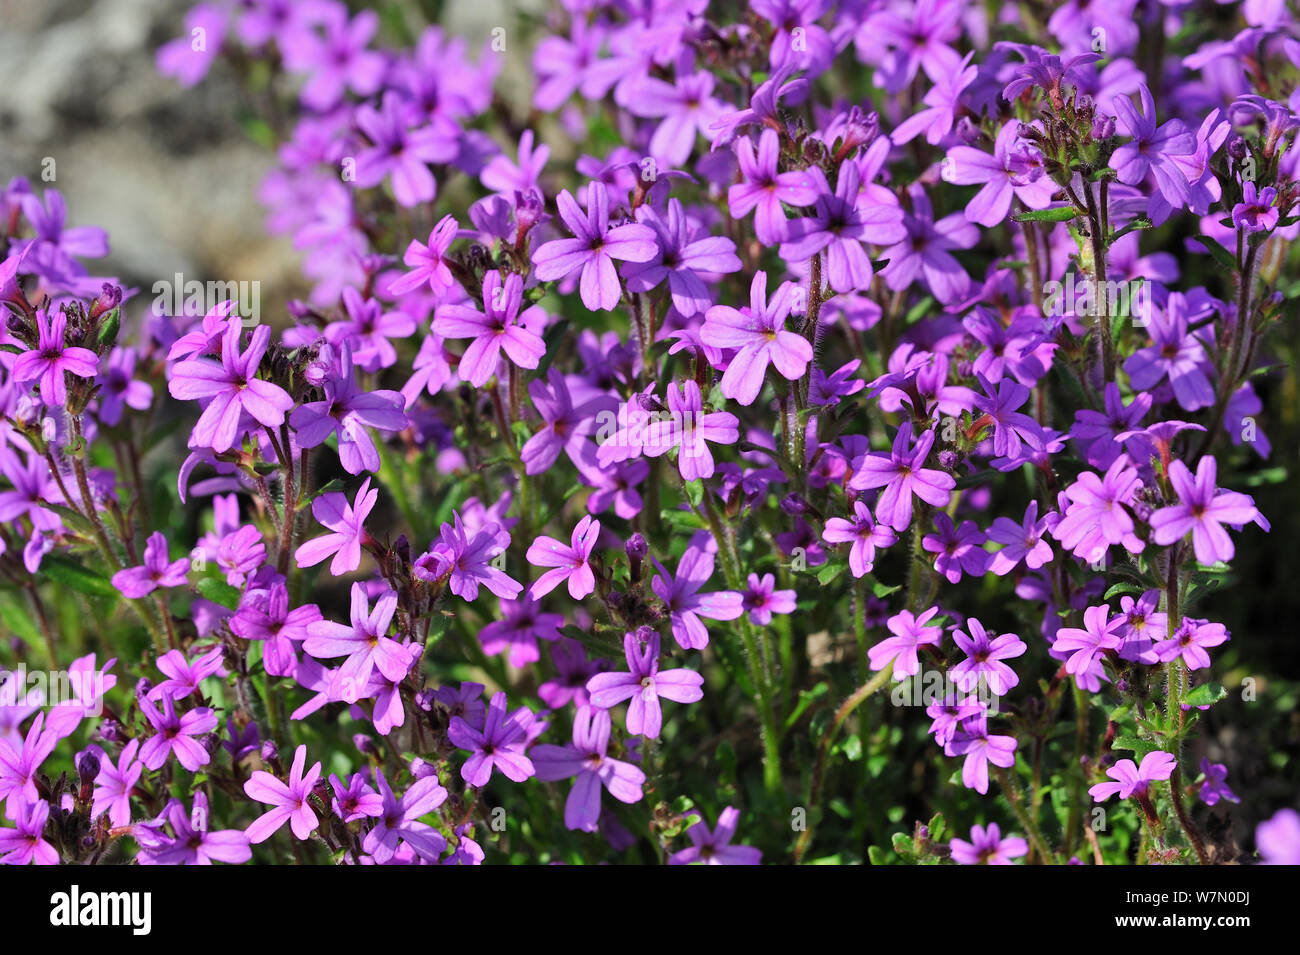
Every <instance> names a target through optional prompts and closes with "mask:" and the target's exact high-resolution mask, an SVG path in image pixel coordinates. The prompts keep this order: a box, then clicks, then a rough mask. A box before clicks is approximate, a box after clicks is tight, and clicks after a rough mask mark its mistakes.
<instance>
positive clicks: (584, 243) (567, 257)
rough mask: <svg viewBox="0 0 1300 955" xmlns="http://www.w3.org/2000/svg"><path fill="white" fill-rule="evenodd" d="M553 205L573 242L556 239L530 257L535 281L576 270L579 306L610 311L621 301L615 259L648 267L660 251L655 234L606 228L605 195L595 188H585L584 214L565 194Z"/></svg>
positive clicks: (622, 227)
mask: <svg viewBox="0 0 1300 955" xmlns="http://www.w3.org/2000/svg"><path fill="white" fill-rule="evenodd" d="M555 202H556V205H557V206H558V208H559V211H560V218H561V219H563V220H564V223H565V225H567V226H568V227H569V231H571V232H572V233H573V235H574V238H572V239H555V240H554V241H551V242H547V243H546V244H545V245H542V246H540V247H539V248H538V249H537V251H535V252H534V253H533V264H534V265H535V266H536V274H537V278H538V279H539V280H540V281H543V282H551V281H555V280H556V279H562V278H564V277H566V276H568V275H572V274H573V273H574V272H577V271H579V270H581V272H582V277H581V282H580V290H581V292H582V304H583V305H585V306H586V307H587V308H589V309H591V310H592V311H597V310H601V309H603V310H606V311H608V310H609V309H612V308H613V307H614V306H615V305H617V304H618V300H619V299H620V298H621V297H622V289H621V287H620V285H619V281H618V273H617V272H615V271H614V260H615V259H621V260H622V261H625V262H649V261H650V260H651V259H653V258H654V257H655V255H656V254H657V253H658V251H659V243H658V242H657V241H656V237H655V233H654V230H653V229H651V228H650V227H649V226H644V225H640V224H638V223H628V224H626V225H620V226H614V227H613V228H610V225H609V193H608V192H607V191H606V190H605V188H604V187H603V186H601V185H600V183H591V184H590V185H589V186H588V187H587V212H586V214H585V215H584V214H583V212H582V210H581V209H580V208H578V202H577V200H576V199H574V198H573V196H572V195H570V194H569V191H568V190H567V189H566V190H564V191H563V192H561V193H560V195H559V196H558V197H557V198H556V200H555Z"/></svg>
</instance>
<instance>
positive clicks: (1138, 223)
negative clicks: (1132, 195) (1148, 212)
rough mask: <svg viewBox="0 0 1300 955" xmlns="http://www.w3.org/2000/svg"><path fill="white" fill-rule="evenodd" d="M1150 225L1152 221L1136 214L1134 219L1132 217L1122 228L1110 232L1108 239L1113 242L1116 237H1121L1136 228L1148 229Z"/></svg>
mask: <svg viewBox="0 0 1300 955" xmlns="http://www.w3.org/2000/svg"><path fill="white" fill-rule="evenodd" d="M1152 225H1153V223H1152V222H1151V220H1150V219H1148V218H1147V217H1146V216H1138V217H1137V218H1136V219H1134V220H1133V221H1132V222H1130V223H1129V224H1128V225H1126V226H1125V227H1124V228H1122V229H1120V230H1119V231H1118V232H1112V233H1111V234H1110V241H1111V242H1114V241H1115V240H1116V239H1119V238H1122V237H1123V236H1126V235H1128V234H1129V233H1130V232H1134V231H1136V230H1138V229H1150V228H1151V227H1152Z"/></svg>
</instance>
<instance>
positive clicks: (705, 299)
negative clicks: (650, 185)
mask: <svg viewBox="0 0 1300 955" xmlns="http://www.w3.org/2000/svg"><path fill="white" fill-rule="evenodd" d="M636 218H637V221H638V222H640V223H641V224H642V225H646V226H649V227H650V228H651V229H653V230H654V233H655V235H656V236H657V237H658V241H659V251H658V252H657V253H656V254H655V256H654V258H652V259H650V260H649V261H647V262H632V263H629V264H628V265H626V266H624V268H623V276H624V278H626V279H627V288H628V291H629V292H649V291H651V290H652V289H654V288H656V287H657V286H658V285H659V283H660V282H662V281H663V280H664V279H665V278H666V279H668V289H669V291H670V292H671V293H672V298H673V305H674V306H676V308H677V311H679V312H681V313H682V315H684V316H686V317H688V318H689V317H690V316H692V315H694V314H696V313H697V312H702V311H704V310H705V309H706V308H708V307H709V306H710V305H712V304H713V296H712V295H711V294H710V293H709V289H708V287H707V286H706V285H705V284H704V278H703V277H702V276H709V275H720V274H727V273H730V272H738V271H740V259H739V258H738V257H737V256H736V244H735V243H734V242H732V241H731V240H730V239H728V238H726V237H725V236H715V235H709V233H708V231H707V230H705V229H703V228H701V227H700V226H698V225H696V224H695V223H693V222H692V221H691V219H690V218H689V217H688V216H687V215H686V213H685V212H684V211H683V209H682V203H681V200H680V199H669V200H668V212H667V217H666V218H661V217H660V215H659V214H658V213H657V212H655V211H654V209H653V208H651V207H650V206H648V205H643V206H641V207H639V208H638V209H637V211H636Z"/></svg>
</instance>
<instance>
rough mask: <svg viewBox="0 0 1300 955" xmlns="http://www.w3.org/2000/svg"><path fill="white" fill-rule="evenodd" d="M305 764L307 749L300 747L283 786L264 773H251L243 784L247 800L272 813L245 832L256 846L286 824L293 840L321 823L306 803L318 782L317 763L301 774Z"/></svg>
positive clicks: (295, 752) (260, 818) (303, 836)
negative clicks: (269, 808)
mask: <svg viewBox="0 0 1300 955" xmlns="http://www.w3.org/2000/svg"><path fill="white" fill-rule="evenodd" d="M306 764H307V747H306V746H299V747H298V748H297V749H296V750H295V751H294V754H293V765H292V766H291V767H290V769H289V781H288V783H284V782H282V781H280V780H279V779H276V778H275V777H274V776H272V775H271V774H270V773H268V772H265V771H264V770H260V769H259V770H257V771H256V772H254V773H253V775H252V777H251V778H250V779H249V780H248V782H246V783H244V792H245V793H246V794H247V795H248V797H249V798H250V799H255V800H257V801H258V802H261V803H266V804H267V805H268V806H271V807H272V808H271V810H270V811H269V812H266V813H264V814H262V815H261V816H259V817H258V818H257V819H256V820H254V821H253V824H252V825H251V826H249V827H248V828H247V829H246V830H244V832H245V835H247V836H248V841H249V842H251V843H253V844H254V845H256V844H257V843H259V842H265V841H266V840H267V839H269V838H271V836H273V835H275V833H276V832H278V831H279V830H280V827H281V826H283V825H284V824H285V823H286V822H287V823H289V828H290V830H292V831H293V835H294V838H296V839H306V838H308V837H309V836H310V835H311V834H312V833H313V832H315V831H316V827H317V826H319V825H320V820H319V819H317V818H316V813H315V812H314V811H313V810H312V807H311V803H310V802H309V801H308V800H309V798H310V796H311V791H312V789H313V788H315V786H316V780H318V779H320V772H321V768H320V763H315V764H313V765H312V768H311V769H309V770H307V772H306V774H304V773H303V767H304V766H306Z"/></svg>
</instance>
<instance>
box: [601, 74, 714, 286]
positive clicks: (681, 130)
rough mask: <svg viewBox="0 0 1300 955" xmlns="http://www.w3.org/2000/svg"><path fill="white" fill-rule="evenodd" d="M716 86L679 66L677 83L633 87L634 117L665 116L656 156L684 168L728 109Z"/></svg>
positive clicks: (645, 81)
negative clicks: (699, 142)
mask: <svg viewBox="0 0 1300 955" xmlns="http://www.w3.org/2000/svg"><path fill="white" fill-rule="evenodd" d="M687 62H689V60H688V61H687ZM713 84H714V79H713V74H712V73H710V72H708V71H705V70H700V71H696V72H692V73H684V72H682V70H681V68H680V66H679V67H678V72H677V79H676V83H675V84H669V83H667V82H665V81H664V80H661V79H657V78H655V77H644V78H642V79H641V80H639V81H638V82H637V83H635V84H634V85H633V86H632V89H631V92H630V93H629V94H628V96H627V97H626V102H625V103H624V105H625V107H626V108H627V110H628V112H630V113H632V114H633V115H634V116H651V117H656V118H659V117H662V118H661V120H660V123H659V125H658V127H656V129H655V131H654V133H653V135H651V137H650V154H651V155H652V156H654V157H655V158H656V159H658V160H660V161H661V162H662V163H664V164H666V165H668V166H672V167H677V166H681V165H682V164H683V163H685V162H686V160H687V159H688V158H690V155H691V150H692V149H693V148H694V146H695V134H696V132H697V131H698V132H699V133H700V134H702V135H708V131H709V127H710V126H712V124H713V123H714V122H716V121H717V119H718V117H720V116H721V115H722V114H723V113H724V112H725V111H726V108H727V107H726V104H725V103H723V102H722V101H721V100H719V99H718V98H717V97H715V96H714V95H713ZM588 307H590V306H588Z"/></svg>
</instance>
